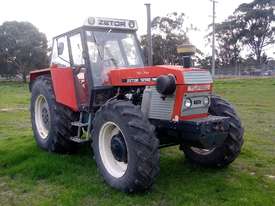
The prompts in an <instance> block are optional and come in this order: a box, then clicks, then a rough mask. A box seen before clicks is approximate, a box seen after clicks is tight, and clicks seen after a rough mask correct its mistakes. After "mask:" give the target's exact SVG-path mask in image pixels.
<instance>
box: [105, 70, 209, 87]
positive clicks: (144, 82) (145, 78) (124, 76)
mask: <svg viewBox="0 0 275 206" xmlns="http://www.w3.org/2000/svg"><path fill="white" fill-rule="evenodd" d="M168 74H172V75H174V76H175V78H176V84H177V85H182V84H188V85H189V84H211V83H213V80H212V76H211V74H210V72H209V71H207V70H204V69H197V68H183V67H181V66H170V65H161V66H147V67H142V68H114V69H110V71H109V72H108V82H107V84H110V85H112V86H151V85H155V84H156V79H157V78H158V77H159V76H160V75H168Z"/></svg>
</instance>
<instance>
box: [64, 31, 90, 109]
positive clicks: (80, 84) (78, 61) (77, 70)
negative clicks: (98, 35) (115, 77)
mask: <svg viewBox="0 0 275 206" xmlns="http://www.w3.org/2000/svg"><path fill="white" fill-rule="evenodd" d="M68 43H69V48H70V49H69V51H70V52H69V53H70V60H71V61H70V62H71V67H72V69H73V75H74V81H75V90H76V96H77V102H78V106H79V109H80V111H82V110H87V109H88V108H89V103H90V102H89V100H90V91H91V90H90V86H89V82H90V75H89V71H88V66H87V65H88V64H87V62H86V60H85V58H84V55H83V54H84V47H83V36H82V33H81V32H80V31H79V32H75V33H72V34H70V35H69V36H68Z"/></svg>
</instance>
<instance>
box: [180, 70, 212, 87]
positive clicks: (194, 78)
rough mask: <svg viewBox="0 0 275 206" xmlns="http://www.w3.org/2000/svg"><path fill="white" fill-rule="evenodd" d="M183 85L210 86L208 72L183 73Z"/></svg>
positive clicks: (210, 81) (210, 80)
mask: <svg viewBox="0 0 275 206" xmlns="http://www.w3.org/2000/svg"><path fill="white" fill-rule="evenodd" d="M183 76H184V82H185V84H211V83H213V79H212V76H211V74H210V72H209V71H187V72H184V73H183Z"/></svg>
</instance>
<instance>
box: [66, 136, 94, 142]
mask: <svg viewBox="0 0 275 206" xmlns="http://www.w3.org/2000/svg"><path fill="white" fill-rule="evenodd" d="M70 140H71V141H73V142H76V143H86V142H90V139H80V138H78V137H71V138H70Z"/></svg>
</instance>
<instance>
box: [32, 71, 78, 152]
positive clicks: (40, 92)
mask: <svg viewBox="0 0 275 206" xmlns="http://www.w3.org/2000/svg"><path fill="white" fill-rule="evenodd" d="M31 91H32V95H31V120H32V129H33V133H34V137H35V140H36V143H37V145H38V146H39V147H40V148H42V149H44V150H47V151H50V152H57V153H72V152H75V151H76V149H77V146H78V145H77V144H76V143H74V142H72V141H71V140H70V139H69V138H70V137H72V136H75V135H76V132H77V131H76V129H75V128H73V127H72V125H71V122H72V121H76V119H77V116H78V115H77V114H76V113H74V112H72V111H71V110H70V109H69V108H67V107H65V106H63V105H61V104H59V103H57V102H56V101H55V96H54V92H53V88H52V84H51V78H50V77H49V76H41V77H38V78H37V79H36V80H35V82H34V83H33V85H32V89H31Z"/></svg>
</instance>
